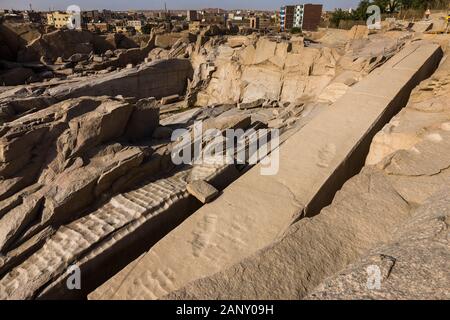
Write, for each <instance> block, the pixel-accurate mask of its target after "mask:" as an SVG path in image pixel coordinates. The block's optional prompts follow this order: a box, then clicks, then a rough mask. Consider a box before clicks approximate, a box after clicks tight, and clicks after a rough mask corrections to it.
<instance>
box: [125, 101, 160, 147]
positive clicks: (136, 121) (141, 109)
mask: <svg viewBox="0 0 450 320" xmlns="http://www.w3.org/2000/svg"><path fill="white" fill-rule="evenodd" d="M158 125H159V106H158V104H157V101H156V99H155V98H149V99H143V100H140V101H138V102H137V103H136V106H135V107H134V110H133V113H132V114H131V117H130V120H129V121H128V125H127V129H126V132H125V136H126V137H127V138H129V139H130V140H132V141H136V140H140V139H145V138H150V137H151V136H152V135H153V133H154V131H155V129H156V128H157V127H158Z"/></svg>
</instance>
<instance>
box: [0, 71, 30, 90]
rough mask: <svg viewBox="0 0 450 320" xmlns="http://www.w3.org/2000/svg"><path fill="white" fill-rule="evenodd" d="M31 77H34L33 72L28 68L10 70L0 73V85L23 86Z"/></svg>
mask: <svg viewBox="0 0 450 320" xmlns="http://www.w3.org/2000/svg"><path fill="white" fill-rule="evenodd" d="M32 75H34V72H33V70H31V69H28V68H15V69H10V70H7V71H5V72H2V73H0V84H1V85H4V86H15V85H18V84H23V83H25V82H26V80H28V79H29V78H30V77H31V76H32Z"/></svg>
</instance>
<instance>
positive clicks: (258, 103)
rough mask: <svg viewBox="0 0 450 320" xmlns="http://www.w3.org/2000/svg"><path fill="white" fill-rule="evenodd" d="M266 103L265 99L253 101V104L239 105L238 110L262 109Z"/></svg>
mask: <svg viewBox="0 0 450 320" xmlns="http://www.w3.org/2000/svg"><path fill="white" fill-rule="evenodd" d="M264 101H265V100H264V99H258V100H255V101H252V102H247V103H239V104H238V108H239V109H241V110H247V109H254V108H260V107H262V105H263V103H264Z"/></svg>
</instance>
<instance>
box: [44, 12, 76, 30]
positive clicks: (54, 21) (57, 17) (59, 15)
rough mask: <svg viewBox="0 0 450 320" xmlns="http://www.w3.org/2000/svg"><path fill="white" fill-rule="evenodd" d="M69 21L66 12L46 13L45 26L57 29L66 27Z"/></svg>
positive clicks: (68, 15)
mask: <svg viewBox="0 0 450 320" xmlns="http://www.w3.org/2000/svg"><path fill="white" fill-rule="evenodd" d="M69 19H70V14H68V13H67V12H60V11H55V12H50V13H47V24H48V25H49V26H54V27H55V28H57V29H61V28H65V27H67V24H68V22H69Z"/></svg>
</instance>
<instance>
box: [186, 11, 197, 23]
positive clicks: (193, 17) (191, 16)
mask: <svg viewBox="0 0 450 320" xmlns="http://www.w3.org/2000/svg"><path fill="white" fill-rule="evenodd" d="M197 20H198V14H197V11H196V10H188V11H187V21H197Z"/></svg>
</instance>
